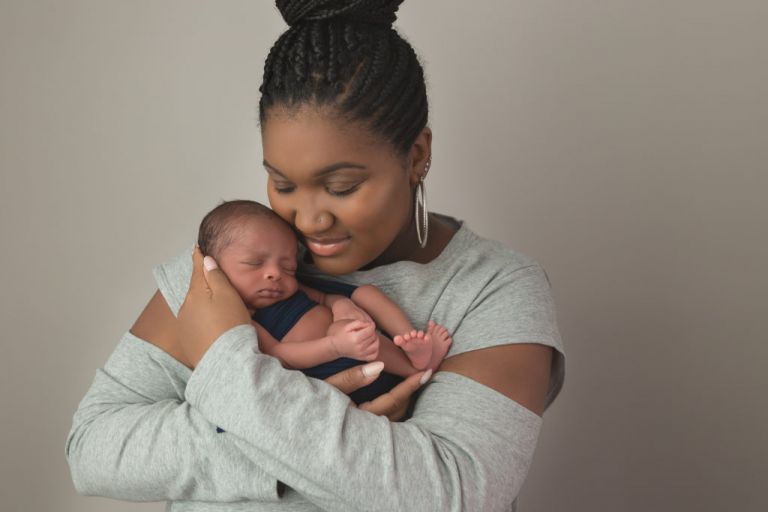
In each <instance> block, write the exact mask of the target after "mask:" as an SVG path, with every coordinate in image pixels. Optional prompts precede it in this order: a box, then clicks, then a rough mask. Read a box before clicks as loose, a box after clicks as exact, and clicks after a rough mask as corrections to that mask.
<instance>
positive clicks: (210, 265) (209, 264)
mask: <svg viewBox="0 0 768 512" xmlns="http://www.w3.org/2000/svg"><path fill="white" fill-rule="evenodd" d="M203 266H204V267H205V270H213V269H215V268H219V266H218V265H217V264H216V260H215V259H213V258H211V257H210V256H206V257H205V258H203Z"/></svg>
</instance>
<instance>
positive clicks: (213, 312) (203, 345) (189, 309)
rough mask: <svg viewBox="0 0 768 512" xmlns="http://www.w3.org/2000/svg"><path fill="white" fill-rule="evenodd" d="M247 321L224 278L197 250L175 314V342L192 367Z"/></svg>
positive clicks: (237, 297)
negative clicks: (179, 305)
mask: <svg viewBox="0 0 768 512" xmlns="http://www.w3.org/2000/svg"><path fill="white" fill-rule="evenodd" d="M250 322H251V318H250V315H249V314H248V310H247V309H246V307H245V304H243V300H242V299H241V298H240V295H238V293H237V291H236V290H235V289H234V288H233V287H232V285H231V284H230V283H229V280H228V279H227V276H225V275H224V273H223V272H222V271H221V270H220V269H219V268H218V265H216V262H215V261H214V259H213V258H211V257H210V256H206V257H205V268H204V266H203V254H202V253H201V252H200V249H199V248H198V247H195V249H194V251H193V252H192V281H191V282H190V284H189V291H188V292H187V297H186V298H185V299H184V304H182V305H181V309H180V310H179V315H178V341H179V345H180V346H181V349H182V351H183V352H184V354H185V355H186V359H187V362H188V363H189V365H190V366H191V367H192V368H194V367H196V366H197V364H198V363H199V362H200V360H201V359H202V358H203V356H204V355H205V353H206V352H207V351H208V348H209V347H210V346H211V345H212V344H213V342H214V341H216V339H218V337H219V336H221V335H222V334H224V333H225V332H227V331H228V330H230V329H231V328H232V327H235V326H238V325H241V324H246V325H249V324H250Z"/></svg>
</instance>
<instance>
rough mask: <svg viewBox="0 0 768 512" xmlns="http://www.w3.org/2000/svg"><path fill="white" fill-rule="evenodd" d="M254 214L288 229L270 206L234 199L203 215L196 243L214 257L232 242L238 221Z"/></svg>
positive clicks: (238, 225) (205, 252) (203, 251)
mask: <svg viewBox="0 0 768 512" xmlns="http://www.w3.org/2000/svg"><path fill="white" fill-rule="evenodd" d="M254 216H257V217H264V218H267V219H269V220H274V221H276V222H278V223H279V224H281V225H284V226H285V227H286V228H288V230H289V231H290V227H289V226H288V224H287V223H286V222H285V221H284V220H283V219H282V218H281V217H280V216H279V215H278V214H276V213H275V212H274V211H272V210H271V209H270V208H268V207H266V206H264V205H263V204H261V203H258V202H256V201H251V200H248V199H235V200H232V201H224V202H222V203H221V204H220V205H218V206H217V207H216V208H214V209H213V210H211V211H210V212H208V213H207V214H206V215H205V217H203V220H202V222H201V223H200V229H199V231H198V234H197V245H199V246H200V250H201V251H202V253H203V254H206V255H210V256H213V257H214V258H216V257H217V256H218V255H219V253H220V252H221V251H222V250H223V249H224V248H226V247H227V246H228V245H229V244H231V243H232V242H234V240H235V237H236V236H237V234H238V232H237V230H238V228H239V227H240V226H241V225H240V223H239V222H238V221H240V220H244V219H246V218H248V217H254Z"/></svg>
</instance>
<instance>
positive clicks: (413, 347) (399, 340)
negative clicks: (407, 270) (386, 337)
mask: <svg viewBox="0 0 768 512" xmlns="http://www.w3.org/2000/svg"><path fill="white" fill-rule="evenodd" d="M352 301H353V302H354V303H355V304H357V305H358V306H360V307H361V308H363V309H364V310H365V311H366V312H367V313H368V314H369V315H370V316H371V318H373V321H374V322H376V325H378V326H379V327H380V328H381V329H382V330H384V331H386V332H388V333H390V334H392V335H394V336H395V337H394V338H393V341H394V343H395V345H397V346H398V347H400V348H401V349H402V350H403V352H405V354H406V355H407V356H408V359H409V360H410V362H411V364H412V365H413V367H414V368H416V369H420V370H421V369H424V368H426V367H427V365H428V364H429V362H430V360H431V358H432V343H431V341H430V339H429V334H425V333H424V332H423V331H417V330H416V329H414V328H413V325H412V324H411V321H410V320H408V317H406V316H405V313H404V312H403V310H402V309H400V306H398V305H397V304H395V303H394V302H393V301H392V299H390V298H389V297H387V296H386V294H384V292H382V291H381V290H379V289H378V288H377V287H375V286H373V285H369V284H366V285H363V286H360V287H358V288H357V289H356V290H355V291H354V292H353V293H352Z"/></svg>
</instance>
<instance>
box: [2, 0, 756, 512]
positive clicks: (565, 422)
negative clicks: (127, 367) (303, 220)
mask: <svg viewBox="0 0 768 512" xmlns="http://www.w3.org/2000/svg"><path fill="white" fill-rule="evenodd" d="M766 19H768V3H766V2H764V1H762V0H756V1H745V0H734V1H730V2H725V1H713V0H678V1H675V0H665V1H653V0H650V1H649V0H643V1H640V0H636V1H621V0H610V1H609V0H605V1H595V0H593V1H538V2H533V1H531V2H517V1H508V0H496V1H477V2H468V1H466V0H462V1H459V0H452V1H446V0H429V1H427V0H418V1H416V0H409V1H407V2H406V4H405V6H404V7H403V8H402V10H401V22H400V23H399V26H400V28H401V29H402V31H403V32H404V33H405V34H406V35H407V36H408V37H409V39H410V40H411V41H412V43H413V44H414V46H415V47H416V48H417V50H418V51H419V52H420V54H421V56H422V59H423V61H424V62H425V64H426V69H427V74H428V79H429V89H430V95H431V96H430V98H431V106H432V116H431V125H432V127H433V130H434V134H435V137H434V141H435V144H434V165H433V171H432V172H431V173H430V179H429V181H428V190H429V198H430V206H431V207H432V209H433V210H436V211H441V212H445V213H450V214H453V215H455V216H457V217H460V218H464V219H466V220H467V221H468V222H469V224H470V226H472V227H473V228H474V229H475V230H477V231H479V232H480V233H482V234H484V235H487V236H490V237H494V238H498V239H501V240H504V241H505V242H507V243H509V244H510V245H511V246H513V247H514V248H516V249H517V250H519V251H522V252H524V253H526V254H528V255H530V256H532V257H534V258H536V259H537V260H539V261H540V262H541V263H542V264H543V265H544V266H545V268H546V269H547V271H548V273H549V276H550V278H551V280H552V282H553V284H554V295H555V298H556V301H557V305H558V311H559V318H560V327H561V331H562V333H563V337H564V339H565V342H566V346H567V349H568V357H569V360H568V372H567V378H566V386H565V390H564V392H563V393H562V395H561V396H560V398H559V399H558V401H557V402H556V403H555V404H554V405H553V407H552V408H551V409H550V410H549V411H548V412H547V414H546V416H545V423H544V430H543V433H542V436H541V439H540V443H539V448H538V452H537V456H536V459H535V461H534V463H533V467H532V469H531V472H530V475H529V478H528V482H527V484H526V486H525V489H524V492H523V495H522V498H521V510H522V511H525V512H544V511H560V510H562V511H565V510H568V511H585V512H586V511H638V512H639V511H646V510H658V511H680V510H686V511H687V510H691V511H692V510H696V511H714V510H733V511H762V510H767V509H768V498H766V494H765V489H764V488H765V484H766V483H768V480H766V478H767V477H766V474H767V473H766V466H767V465H768V439H766V432H767V431H768V429H767V428H766V424H767V423H768V412H766V411H767V410H768V400H766V393H765V392H766V389H767V388H768V377H766V373H767V372H766V369H765V366H766V361H768V343H767V340H768V335H766V318H767V317H768V272H766V268H765V265H766V263H768V240H767V238H768V237H766V235H767V234H768V229H767V227H766V224H768V223H767V222H766V221H767V219H768V200H767V199H768V197H767V196H768V173H766V169H767V168H768V166H767V165H766V162H767V161H768V149H766V148H767V147H768V144H766V142H767V141H768V135H766V134H768V97H767V94H766V91H768V65H767V64H768V61H767V60H766V49H767V48H768V35H766V32H765V20H766ZM282 29H283V25H282V21H281V20H280V18H279V16H278V14H277V12H276V11H274V10H273V8H272V2H267V1H261V0H258V1H257V0H249V1H245V0H241V1H234V0H232V1H225V2H202V1H190V0H186V1H181V0H165V1H157V0H151V1H150V0H132V1H116V0H109V1H108V0H90V1H86V0H69V1H67V2H61V1H53V0H2V1H0V170H1V171H2V174H0V227H1V228H2V237H0V240H1V242H0V243H2V264H1V267H2V270H1V271H0V272H1V277H0V283H2V294H0V301H1V302H0V305H1V310H0V325H2V327H3V335H2V358H1V359H0V361H2V371H0V397H2V418H3V419H2V427H1V428H2V436H0V453H1V454H2V455H1V456H0V471H1V472H0V496H2V504H0V509H2V510H3V511H14V512H15V511H57V512H74V511H78V512H91V511H109V512H122V511H126V512H128V511H159V510H162V505H161V504H157V503H155V504H131V503H121V502H116V501H112V500H106V499H101V498H85V497H80V496H78V495H76V493H75V492H74V490H73V488H72V484H71V481H70V477H69V473H68V469H67V466H66V462H65V459H64V441H65V438H66V435H67V432H68V429H69V427H70V422H71V415H72V413H73V411H74V410H75V408H76V406H77V403H78V401H79V400H80V398H81V397H82V395H83V394H84V393H85V391H86V389H87V387H88V385H89V384H90V382H91V379H92V378H93V375H94V371H95V369H96V368H97V367H98V366H100V365H101V364H102V363H103V362H104V361H105V359H106V357H107V356H108V354H109V353H110V352H111V350H112V349H113V347H114V345H115V344H116V343H117V341H118V339H119V337H120V335H121V334H122V333H123V332H124V331H125V330H126V329H127V328H128V327H129V326H130V324H131V322H132V320H133V319H134V318H135V317H136V316H137V314H138V313H139V312H140V311H141V309H142V307H143V305H144V303H145V302H146V300H147V299H148V298H149V296H150V295H151V293H152V291H153V289H154V284H153V281H152V278H151V275H150V268H151V267H152V266H153V265H154V264H156V263H158V262H160V261H163V260H164V259H166V258H168V257H170V256H172V255H174V254H176V253H177V252H178V251H180V250H181V249H182V248H183V247H184V246H185V245H186V244H188V243H190V242H191V240H192V236H193V234H194V233H195V229H196V225H197V222H198V221H199V219H200V217H201V216H202V214H203V213H204V212H205V211H207V210H208V209H209V208H210V207H212V206H213V205H214V204H215V203H216V202H217V201H218V200H219V199H221V198H236V197H252V198H257V199H262V200H263V199H265V194H264V178H265V177H264V173H263V171H262V170H261V167H260V161H261V147H260V143H259V136H258V135H259V134H258V129H257V127H256V122H255V118H256V102H257V98H258V93H257V88H258V85H259V83H260V78H261V71H262V65H263V59H264V57H265V56H266V52H267V50H268V48H269V46H270V44H271V42H272V41H273V40H274V38H275V37H276V36H277V34H278V33H279V32H280V31H281V30H282Z"/></svg>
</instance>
